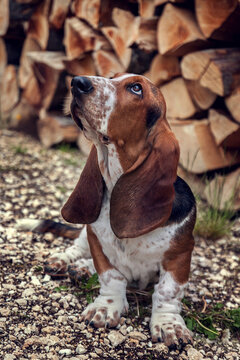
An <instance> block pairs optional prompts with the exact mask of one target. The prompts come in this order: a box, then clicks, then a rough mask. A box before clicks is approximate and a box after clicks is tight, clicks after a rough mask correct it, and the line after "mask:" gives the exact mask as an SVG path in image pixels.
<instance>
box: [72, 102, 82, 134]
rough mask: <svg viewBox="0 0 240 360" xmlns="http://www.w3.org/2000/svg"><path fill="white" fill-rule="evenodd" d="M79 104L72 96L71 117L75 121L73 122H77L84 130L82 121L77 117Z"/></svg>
mask: <svg viewBox="0 0 240 360" xmlns="http://www.w3.org/2000/svg"><path fill="white" fill-rule="evenodd" d="M78 109H79V106H78V104H77V102H76V100H75V98H74V97H73V99H72V102H71V114H72V118H73V120H74V121H75V123H76V124H77V126H78V127H79V128H80V129H81V130H84V126H83V124H82V121H81V119H80V117H79V111H78Z"/></svg>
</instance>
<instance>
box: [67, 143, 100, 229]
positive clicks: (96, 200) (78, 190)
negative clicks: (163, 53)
mask: <svg viewBox="0 0 240 360" xmlns="http://www.w3.org/2000/svg"><path fill="white" fill-rule="evenodd" d="M103 191H104V181H103V178H102V175H101V172H100V170H99V166H98V161H97V150H96V148H95V146H93V147H92V150H91V152H90V155H89V157H88V160H87V163H86V165H85V167H84V169H83V172H82V174H81V176H80V179H79V181H78V183H77V185H76V187H75V189H74V190H73V192H72V194H71V195H70V197H69V199H68V201H67V202H66V204H65V205H64V206H63V208H62V211H61V213H62V216H63V218H64V219H65V220H66V221H68V222H70V223H75V224H76V223H77V224H91V223H93V222H94V221H95V220H97V218H98V216H99V213H100V210H101V205H102V197H103Z"/></svg>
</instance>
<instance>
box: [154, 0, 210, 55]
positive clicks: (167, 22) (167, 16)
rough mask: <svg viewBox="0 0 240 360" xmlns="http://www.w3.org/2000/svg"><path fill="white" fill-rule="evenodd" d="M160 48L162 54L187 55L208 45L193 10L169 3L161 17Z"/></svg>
mask: <svg viewBox="0 0 240 360" xmlns="http://www.w3.org/2000/svg"><path fill="white" fill-rule="evenodd" d="M157 39H158V49H159V52H160V54H162V55H180V56H182V55H185V54H186V53H188V52H189V51H194V50H197V49H199V48H204V47H206V46H207V43H206V41H205V38H204V36H203V35H202V33H201V31H200V30H199V28H198V24H197V23H196V21H195V18H194V15H193V13H192V12H191V11H189V10H186V9H180V8H177V7H176V6H174V5H172V4H170V3H168V4H167V5H165V7H164V10H163V13H162V15H161V17H160V18H159V22H158V30H157Z"/></svg>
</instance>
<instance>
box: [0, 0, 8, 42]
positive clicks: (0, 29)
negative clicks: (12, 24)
mask: <svg viewBox="0 0 240 360" xmlns="http://www.w3.org/2000/svg"><path fill="white" fill-rule="evenodd" d="M0 9H1V11H0V36H3V35H5V34H6V32H7V29H8V25H9V0H0Z"/></svg>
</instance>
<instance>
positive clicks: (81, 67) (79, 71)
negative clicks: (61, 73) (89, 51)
mask: <svg viewBox="0 0 240 360" xmlns="http://www.w3.org/2000/svg"><path fill="white" fill-rule="evenodd" d="M63 64H64V65H65V69H66V70H67V72H68V73H69V74H70V75H74V76H77V75H92V76H94V75H96V69H95V65H94V61H93V58H92V56H91V55H86V56H85V57H84V58H83V59H80V60H79V59H74V60H69V59H67V58H66V59H63Z"/></svg>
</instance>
